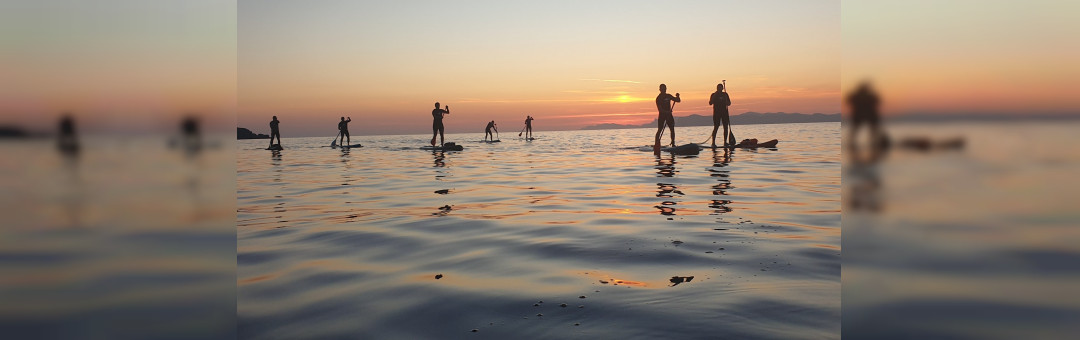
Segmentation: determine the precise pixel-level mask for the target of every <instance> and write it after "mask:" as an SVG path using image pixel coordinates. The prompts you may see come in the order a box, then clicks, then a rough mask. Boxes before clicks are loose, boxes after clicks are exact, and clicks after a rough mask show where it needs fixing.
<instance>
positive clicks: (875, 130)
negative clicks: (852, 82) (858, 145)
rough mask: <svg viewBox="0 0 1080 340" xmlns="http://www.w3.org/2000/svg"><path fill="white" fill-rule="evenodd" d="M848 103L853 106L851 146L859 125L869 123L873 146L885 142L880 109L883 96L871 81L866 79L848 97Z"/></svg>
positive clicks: (878, 145) (875, 146)
mask: <svg viewBox="0 0 1080 340" xmlns="http://www.w3.org/2000/svg"><path fill="white" fill-rule="evenodd" d="M847 104H848V105H850V106H851V113H852V118H851V131H850V135H849V138H848V139H849V140H850V142H849V146H854V144H855V139H856V136H857V133H858V132H859V125H862V124H863V123H865V124H867V125H868V127H869V128H870V143H871V147H872V148H877V147H880V146H881V145H882V144H883V143H885V135H884V133H883V132H882V131H881V122H880V111H879V109H878V108H879V106H880V105H881V98H880V97H878V95H877V93H876V92H874V89H873V88H872V87H871V86H870V82H868V81H864V82H863V83H862V84H859V87H858V88H857V89H856V90H855V92H852V93H851V94H849V95H848V97H847Z"/></svg>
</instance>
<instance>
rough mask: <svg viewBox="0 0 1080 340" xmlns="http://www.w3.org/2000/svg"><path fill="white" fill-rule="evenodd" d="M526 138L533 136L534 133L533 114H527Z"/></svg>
mask: <svg viewBox="0 0 1080 340" xmlns="http://www.w3.org/2000/svg"><path fill="white" fill-rule="evenodd" d="M525 117H526V118H525V139H530V138H533V134H532V121H533V117H532V116H525Z"/></svg>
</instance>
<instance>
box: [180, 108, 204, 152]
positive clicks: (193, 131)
mask: <svg viewBox="0 0 1080 340" xmlns="http://www.w3.org/2000/svg"><path fill="white" fill-rule="evenodd" d="M180 134H181V136H182V138H183V145H184V148H185V149H187V150H188V151H198V150H199V149H201V148H202V141H201V140H200V138H199V119H198V118H196V117H195V116H194V115H188V116H187V117H184V119H183V120H181V121H180Z"/></svg>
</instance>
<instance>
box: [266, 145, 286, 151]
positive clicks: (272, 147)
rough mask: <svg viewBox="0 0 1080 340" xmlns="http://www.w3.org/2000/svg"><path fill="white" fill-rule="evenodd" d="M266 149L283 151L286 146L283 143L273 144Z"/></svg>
mask: <svg viewBox="0 0 1080 340" xmlns="http://www.w3.org/2000/svg"><path fill="white" fill-rule="evenodd" d="M266 149H267V150H273V151H281V150H284V149H285V148H283V147H281V144H274V145H271V146H270V147H268V148H266Z"/></svg>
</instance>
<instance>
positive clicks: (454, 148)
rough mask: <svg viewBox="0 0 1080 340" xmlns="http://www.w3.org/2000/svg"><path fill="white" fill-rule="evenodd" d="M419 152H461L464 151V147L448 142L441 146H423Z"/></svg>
mask: <svg viewBox="0 0 1080 340" xmlns="http://www.w3.org/2000/svg"><path fill="white" fill-rule="evenodd" d="M420 149H421V150H435V151H440V150H441V151H461V150H465V147H464V146H461V145H457V144H456V143H454V142H448V143H446V144H443V145H442V146H432V145H424V146H421V147H420Z"/></svg>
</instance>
